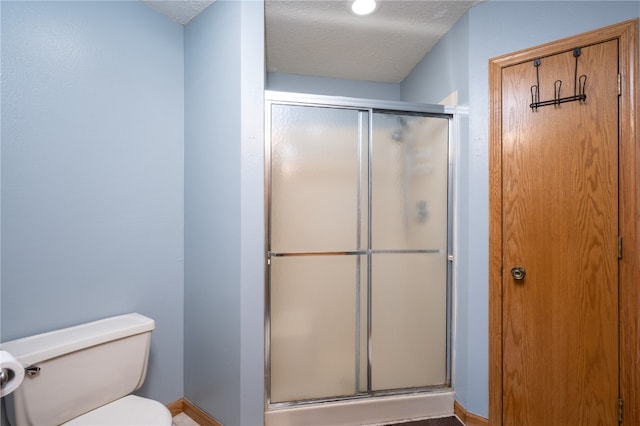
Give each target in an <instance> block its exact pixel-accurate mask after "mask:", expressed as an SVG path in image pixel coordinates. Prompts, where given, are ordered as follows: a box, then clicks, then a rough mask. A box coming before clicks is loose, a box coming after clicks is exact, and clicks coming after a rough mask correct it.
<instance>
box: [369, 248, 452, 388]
mask: <svg viewBox="0 0 640 426" xmlns="http://www.w3.org/2000/svg"><path fill="white" fill-rule="evenodd" d="M371 270H372V278H371V281H372V283H371V284H372V287H371V297H372V309H371V313H372V320H371V329H372V332H371V348H372V352H371V359H372V389H373V390H383V389H403V388H411V387H422V386H438V385H444V384H446V380H447V378H446V377H447V376H446V375H447V361H446V356H447V258H446V255H445V254H444V253H442V254H433V253H427V254H425V253H409V254H407V253H384V254H374V255H373V256H372V260H371Z"/></svg>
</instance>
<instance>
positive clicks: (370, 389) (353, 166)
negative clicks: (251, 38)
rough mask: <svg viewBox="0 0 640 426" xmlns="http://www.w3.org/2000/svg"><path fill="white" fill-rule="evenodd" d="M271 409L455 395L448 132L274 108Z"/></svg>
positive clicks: (406, 119) (427, 117)
mask: <svg viewBox="0 0 640 426" xmlns="http://www.w3.org/2000/svg"><path fill="white" fill-rule="evenodd" d="M267 106H268V112H269V113H268V122H269V131H268V132H267V133H268V135H269V141H268V142H267V162H268V164H267V170H268V179H267V180H268V191H267V192H268V194H267V195H268V196H267V200H268V214H267V215H268V238H267V240H268V241H267V282H268V289H267V295H268V298H267V299H268V300H267V305H268V306H267V315H268V317H267V336H268V342H267V349H268V350H267V364H268V365H267V367H268V395H269V398H268V399H269V403H271V404H277V403H289V402H299V401H315V400H326V399H335V398H341V397H352V396H359V395H363V396H366V395H368V394H374V393H376V392H380V391H401V390H407V389H412V390H415V389H416V388H425V389H428V388H433V387H442V386H447V385H448V384H449V362H448V347H449V343H448V340H449V338H448V335H449V333H448V328H449V325H448V318H449V308H448V306H449V303H450V301H449V299H450V297H449V295H448V294H449V292H448V289H449V285H448V281H449V280H448V271H449V268H448V253H449V250H450V244H449V241H450V238H449V235H450V232H449V226H448V215H449V210H450V208H449V205H450V203H449V175H450V172H449V169H450V168H449V121H450V116H447V115H445V114H442V113H440V114H436V113H424V112H422V113H417V112H415V111H412V112H411V113H408V112H402V111H391V110H376V109H374V108H369V107H362V106H360V107H348V106H345V105H338V106H337V105H324V106H323V105H318V104H314V105H311V104H304V103H300V102H295V103H294V102H269V103H268V105H267Z"/></svg>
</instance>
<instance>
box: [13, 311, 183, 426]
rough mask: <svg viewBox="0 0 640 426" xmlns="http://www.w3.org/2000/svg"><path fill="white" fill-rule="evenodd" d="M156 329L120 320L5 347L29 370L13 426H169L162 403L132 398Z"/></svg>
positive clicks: (138, 318) (143, 321) (134, 319)
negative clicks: (62, 425) (14, 425)
mask: <svg viewBox="0 0 640 426" xmlns="http://www.w3.org/2000/svg"><path fill="white" fill-rule="evenodd" d="M154 328H155V322H154V321H153V320H152V319H151V318H147V317H145V316H143V315H140V314H135V313H134V314H128V315H120V316H117V317H112V318H106V319H103V320H99V321H93V322H90V323H86V324H81V325H78V326H75V327H69V328H64V329H60V330H55V331H51V332H48V333H42V334H37V335H35V336H30V337H25V338H22V339H17V340H12V341H10V342H6V343H2V344H0V349H1V350H3V351H6V352H9V353H10V354H12V355H13V357H14V358H15V359H16V360H18V361H19V362H20V363H21V364H22V365H24V366H25V371H26V372H27V374H26V375H25V378H24V380H23V382H22V383H21V385H20V386H19V387H18V389H16V390H15V392H14V394H13V405H14V407H13V408H14V410H13V411H14V413H15V424H16V426H23V425H24V426H27V425H38V426H46V425H61V424H64V425H83V426H86V425H96V426H97V425H105V426H106V425H109V426H116V425H127V426H145V425H153V426H165V425H166V426H169V425H171V424H172V418H171V413H170V412H169V410H168V409H167V408H166V407H165V406H164V405H162V404H161V403H160V402H157V401H154V400H151V399H148V398H142V397H140V396H135V395H131V393H132V392H134V391H136V390H137V389H139V388H140V387H141V386H142V384H143V382H144V379H145V377H146V373H147V365H148V359H149V348H150V342H151V331H152V330H153V329H154Z"/></svg>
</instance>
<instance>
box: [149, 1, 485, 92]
mask: <svg viewBox="0 0 640 426" xmlns="http://www.w3.org/2000/svg"><path fill="white" fill-rule="evenodd" d="M144 1H145V2H146V3H147V4H149V5H150V6H151V7H153V8H154V9H156V10H157V11H159V12H160V13H163V14H165V15H167V16H169V17H170V18H172V19H174V20H176V21H177V22H179V23H181V24H185V23H187V22H189V21H190V20H191V19H192V18H193V17H195V16H196V15H198V14H199V13H200V12H202V11H203V10H204V9H205V8H207V7H208V6H209V5H210V4H211V3H213V1H214V0H144ZM241 1H250V0H241ZM478 2H479V1H478V0H475V1H463V0H448V1H435V0H379V1H378V8H377V9H376V11H375V12H374V13H373V14H372V15H369V16H357V15H355V14H353V13H352V12H351V10H350V3H351V2H350V1H349V0H265V19H266V56H267V71H269V72H280V73H288V74H301V75H312V76H319V77H334V78H344V79H351V80H368V81H378V82H387V83H398V82H400V81H402V80H403V79H404V78H405V77H406V76H407V75H408V74H409V73H410V72H411V70H412V69H413V68H414V67H415V65H416V64H417V63H418V62H420V60H421V59H422V58H423V57H424V55H425V54H426V53H427V52H428V51H429V50H431V48H432V47H433V46H434V45H435V44H436V43H437V42H438V40H439V39H440V38H441V37H442V36H443V35H444V34H446V32H447V31H449V29H450V28H451V27H452V26H453V25H454V24H455V23H456V22H457V21H458V19H460V17H461V16H462V15H463V14H464V13H465V12H466V11H467V10H468V9H469V8H470V7H471V6H473V5H474V4H476V3H478Z"/></svg>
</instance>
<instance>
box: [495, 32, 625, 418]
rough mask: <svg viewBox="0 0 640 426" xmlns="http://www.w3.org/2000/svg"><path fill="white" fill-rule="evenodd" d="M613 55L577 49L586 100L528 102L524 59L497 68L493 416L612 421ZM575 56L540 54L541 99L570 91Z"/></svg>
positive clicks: (530, 72) (598, 48) (611, 50)
mask: <svg viewBox="0 0 640 426" xmlns="http://www.w3.org/2000/svg"><path fill="white" fill-rule="evenodd" d="M617 55H618V45H617V41H615V40H612V41H608V42H606V43H600V44H596V45H592V46H588V47H585V48H582V52H581V55H580V57H579V58H578V75H581V74H585V75H587V85H586V93H587V100H586V102H569V103H563V104H560V105H552V106H545V107H539V108H538V109H537V110H533V109H532V108H530V106H529V104H530V103H531V91H530V88H531V85H532V84H534V83H535V82H536V70H535V67H534V66H533V63H532V62H524V63H520V64H517V65H514V66H510V67H506V68H504V69H503V70H502V114H503V116H502V123H503V131H502V144H503V145H502V165H503V176H502V183H503V217H502V223H503V248H502V250H503V266H504V273H503V308H502V309H503V419H504V424H513V425H519V426H521V425H568V424H580V425H589V424H594V425H596V424H598V425H601V424H604V425H606V424H610V425H615V424H617V419H618V416H617V401H618V256H617V240H618V163H617V161H618V127H617V126H618V95H617V74H618V57H617ZM575 64H576V61H575V58H574V56H573V54H572V52H571V51H568V52H564V53H560V54H556V55H551V56H547V57H544V58H541V65H540V67H539V75H540V99H541V100H547V99H553V97H554V82H555V81H556V80H562V88H561V90H562V91H561V95H560V96H561V97H563V96H570V95H573V82H574V72H575ZM515 266H522V267H524V268H525V269H526V274H527V275H526V277H525V278H524V279H523V280H515V279H514V278H513V277H512V276H511V273H510V270H511V268H512V267H515Z"/></svg>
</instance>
